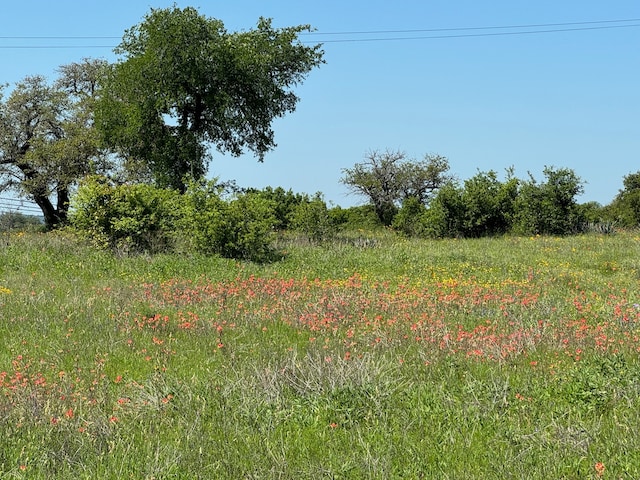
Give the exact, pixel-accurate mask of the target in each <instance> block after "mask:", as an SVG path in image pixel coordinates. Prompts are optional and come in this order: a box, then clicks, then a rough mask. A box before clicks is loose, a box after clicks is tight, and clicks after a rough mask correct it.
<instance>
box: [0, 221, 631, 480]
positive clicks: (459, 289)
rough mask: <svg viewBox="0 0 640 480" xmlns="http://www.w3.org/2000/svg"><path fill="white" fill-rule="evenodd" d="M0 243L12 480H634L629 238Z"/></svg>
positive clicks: (62, 236) (3, 423)
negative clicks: (251, 255) (275, 250)
mask: <svg viewBox="0 0 640 480" xmlns="http://www.w3.org/2000/svg"><path fill="white" fill-rule="evenodd" d="M279 242H280V243H279V248H280V250H281V252H282V254H281V256H282V258H281V259H280V260H279V261H275V262H273V263H268V264H262V265H261V264H254V263H249V262H238V261H233V260H226V259H221V258H216V257H205V256H198V255H154V256H146V255H138V256H131V257H117V256H114V255H112V254H110V253H108V252H102V251H99V250H96V249H94V248H92V247H91V246H89V245H87V244H85V243H83V242H82V241H80V240H78V239H76V238H75V237H73V235H71V234H69V233H65V232H52V233H46V234H45V233H26V234H25V233H12V234H5V235H4V236H2V237H1V238H0V339H1V341H2V346H1V347H0V429H1V430H0V432H1V433H2V435H1V436H0V472H1V474H0V478H3V479H4V478H25V479H26V478H29V479H31V478H34V479H40V478H42V479H44V478H62V479H65V478H105V479H109V478H113V479H122V478H135V479H165V478H189V479H193V478H203V479H211V478H232V479H236V478H245V479H251V478H255V479H257V478H281V479H304V478H308V479H318V478H336V479H337V478H355V479H358V478H374V479H378V478H379V479H388V478H416V479H417V478H434V479H440V478H442V479H508V478H514V479H519V478H539V479H551V478H566V479H589V478H592V479H597V478H605V479H607V478H611V479H614V478H615V479H618V478H625V479H626V478H629V479H632V478H640V437H639V436H638V435H637V431H638V430H639V429H640V361H639V360H638V352H639V351H640V323H639V321H640V283H639V281H640V236H638V233H637V232H618V233H616V234H615V235H597V234H585V235H579V236H571V237H565V238H556V237H504V238H485V239H473V240H471V239H469V240H441V241H436V240H408V239H403V238H400V237H398V236H396V235H394V234H392V233H378V234H372V233H366V232H360V233H354V234H352V235H350V236H342V237H340V238H339V239H337V240H336V241H335V242H332V243H331V244H326V245H320V246H314V245H310V244H307V243H305V242H302V241H299V240H296V239H292V238H282V239H281V240H280V241H279Z"/></svg>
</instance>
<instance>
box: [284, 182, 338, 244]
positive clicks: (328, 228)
mask: <svg viewBox="0 0 640 480" xmlns="http://www.w3.org/2000/svg"><path fill="white" fill-rule="evenodd" d="M291 226H292V228H293V229H294V230H296V231H298V232H300V233H302V234H304V235H306V236H307V238H308V239H309V241H310V242H312V243H315V244H320V243H322V242H324V241H326V240H328V239H330V238H332V237H333V235H334V234H335V232H336V224H335V222H334V221H333V218H332V216H331V215H330V214H329V210H328V209H327V204H326V202H325V201H324V199H323V198H322V194H321V193H316V194H315V196H314V197H313V198H312V199H310V200H307V201H304V202H301V203H299V204H298V205H296V207H295V209H294V210H293V212H292V213H291Z"/></svg>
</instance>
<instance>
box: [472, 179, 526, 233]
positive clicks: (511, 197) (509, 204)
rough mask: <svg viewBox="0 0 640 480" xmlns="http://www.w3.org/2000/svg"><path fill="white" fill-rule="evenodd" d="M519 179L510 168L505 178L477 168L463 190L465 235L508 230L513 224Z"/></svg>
mask: <svg viewBox="0 0 640 480" xmlns="http://www.w3.org/2000/svg"><path fill="white" fill-rule="evenodd" d="M518 184H519V181H518V179H517V178H515V177H514V176H513V171H512V170H511V169H509V170H507V179H506V181H505V182H501V181H500V180H498V176H497V173H496V172H494V171H493V170H490V171H489V172H478V173H477V174H476V175H475V176H473V177H471V178H470V179H468V180H466V181H465V182H464V191H463V193H462V198H461V200H462V204H463V212H464V213H463V218H462V219H461V220H462V221H461V232H460V233H461V234H462V235H463V236H465V237H482V236H487V235H499V234H504V233H506V232H508V231H509V230H510V229H511V226H512V218H513V213H514V206H515V201H516V198H517V196H518Z"/></svg>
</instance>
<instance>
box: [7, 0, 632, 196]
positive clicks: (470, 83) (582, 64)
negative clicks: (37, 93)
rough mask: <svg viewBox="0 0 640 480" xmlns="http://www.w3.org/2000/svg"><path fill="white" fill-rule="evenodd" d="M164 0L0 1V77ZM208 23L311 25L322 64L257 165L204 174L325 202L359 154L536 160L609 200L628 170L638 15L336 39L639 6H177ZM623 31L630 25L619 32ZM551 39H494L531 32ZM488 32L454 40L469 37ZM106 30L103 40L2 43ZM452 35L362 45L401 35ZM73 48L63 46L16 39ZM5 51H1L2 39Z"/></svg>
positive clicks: (519, 1)
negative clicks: (320, 196) (569, 173)
mask: <svg viewBox="0 0 640 480" xmlns="http://www.w3.org/2000/svg"><path fill="white" fill-rule="evenodd" d="M173 3H174V2H173V1H153V0H146V1H136V0H126V1H124V0H111V1H110V2H77V1H75V0H73V1H72V0H58V1H56V2H52V1H50V0H22V1H20V2H5V4H3V6H2V30H1V31H0V32H1V33H0V36H2V37H4V38H2V39H0V65H1V69H0V83H10V84H11V83H14V82H15V81H18V80H20V79H21V78H23V77H25V76H26V75H31V74H43V75H45V76H47V77H49V78H51V79H53V78H54V77H55V70H56V67H58V66H59V65H62V64H66V63H70V62H74V61H78V60H80V59H82V58H83V57H94V58H105V59H107V60H110V61H113V60H115V58H116V57H115V56H114V54H113V52H112V51H111V49H110V48H108V46H115V45H116V44H117V43H118V42H119V38H120V37H121V36H122V34H123V32H124V30H125V29H126V28H128V27H130V26H132V25H134V24H137V23H139V22H140V21H141V20H142V17H143V16H144V15H145V13H147V12H148V11H149V9H150V8H151V7H154V8H161V7H168V6H171V5H172V4H173ZM176 3H177V5H178V6H180V7H184V6H188V5H190V6H194V7H197V8H198V9H199V10H200V12H201V13H202V14H205V15H207V16H210V17H215V18H219V19H220V20H222V21H223V22H224V23H225V26H226V27H227V29H228V30H230V31H235V30H247V29H250V28H252V27H253V26H254V25H255V23H256V21H257V19H258V17H260V16H264V17H271V18H273V20H274V24H275V25H276V26H291V25H298V24H307V23H309V24H311V25H312V26H313V27H315V28H316V30H317V32H316V34H315V35H312V36H305V37H303V39H304V40H305V41H318V42H321V41H326V42H327V43H325V44H324V50H325V52H326V53H325V55H326V62H327V63H326V64H325V65H323V66H321V67H320V68H319V69H317V70H315V71H313V72H311V74H310V76H309V77H308V78H307V80H306V81H305V82H304V84H303V85H302V86H300V87H299V88H298V89H297V93H298V94H299V96H300V97H301V101H300V103H299V105H298V109H297V110H296V112H294V113H293V114H290V115H288V116H287V117H285V118H283V119H279V120H277V121H276V122H275V124H274V127H275V132H276V142H277V143H278V147H277V148H276V149H275V150H274V151H273V152H271V153H269V154H268V155H267V156H266V159H265V162H264V163H262V164H260V163H257V162H256V160H255V159H254V158H253V157H251V156H245V157H241V158H239V159H235V158H231V157H223V156H221V155H219V154H217V153H215V154H214V160H213V162H212V164H211V167H210V175H211V176H219V177H220V178H221V179H223V180H229V179H235V180H236V181H237V182H238V184H239V185H241V186H246V187H249V186H253V187H258V188H262V187H265V186H267V185H271V186H273V187H276V186H282V187H284V188H287V189H288V188H291V189H293V190H294V191H296V192H306V193H310V194H312V193H315V192H316V191H321V192H323V193H324V194H325V198H326V199H327V200H328V201H331V202H333V203H334V204H338V205H342V206H350V205H354V204H359V203H364V199H362V198H359V197H355V196H353V195H348V191H347V189H346V188H345V187H344V186H343V185H341V184H340V178H341V176H342V169H343V168H346V167H351V166H353V165H354V164H355V163H356V162H359V161H361V160H362V159H363V157H364V154H365V153H366V152H367V151H369V150H376V149H377V150H385V149H391V150H402V151H405V152H406V153H407V154H408V155H409V157H414V158H421V157H422V156H423V155H424V154H425V153H437V154H440V155H444V156H446V157H447V158H448V159H449V162H450V165H451V173H453V174H455V175H456V176H457V177H458V178H459V179H461V180H464V179H467V178H470V177H472V176H473V175H475V174H476V173H477V172H478V170H480V171H488V170H495V171H497V172H498V173H499V174H500V175H502V174H503V173H504V170H505V169H506V168H508V167H510V166H513V167H515V173H516V176H517V177H519V178H526V177H527V172H531V173H532V174H533V175H534V176H535V177H536V178H538V179H542V170H543V168H544V166H545V165H548V166H555V167H567V168H572V169H574V170H575V172H576V173H577V174H578V175H579V176H580V177H581V178H582V179H583V180H584V181H585V182H587V183H586V186H585V190H586V193H585V195H583V196H582V197H580V199H579V200H580V201H591V200H594V201H597V202H600V203H602V204H608V203H610V202H611V200H612V199H613V197H614V196H615V195H616V194H617V192H618V190H619V189H620V188H622V179H623V177H624V176H625V175H627V174H629V173H632V172H637V171H639V170H640V156H639V152H640V20H636V21H632V22H621V23H589V24H586V23H585V24H580V25H578V24H576V25H560V26H555V27H551V26H545V27H534V28H524V27H520V28H512V29H506V28H505V29H494V30H451V31H440V32H428V31H422V32H413V33H407V32H405V33H375V34H370V35H333V34H330V33H334V32H362V31H406V30H429V29H462V28H471V27H498V26H500V27H506V26H514V25H534V24H535V25H548V24H567V23H573V22H576V23H577V22H602V21H609V20H625V19H640V2H638V0H609V1H607V2H604V1H601V0H581V1H577V0H566V1H558V0H538V1H536V2H532V1H530V0H526V1H525V0H509V1H507V0H493V1H491V2H478V1H477V0H431V1H424V0H412V1H403V0H398V1H396V2H389V1H388V0H367V1H361V0H357V1H347V0H339V1H338V0H328V1H323V2H306V1H300V0H280V1H267V0H234V1H223V0H217V1H206V0H196V2H195V3H191V2H183V1H178V2H176ZM632 25H635V26H632ZM603 26H615V27H619V26H624V27H623V28H606V29H605V28H597V29H596V28H594V29H589V30H586V29H585V30H573V31H562V32H555V33H530V34H522V35H504V34H505V33H513V32H525V31H531V30H554V29H558V30H568V29H574V28H588V27H603ZM488 33H491V34H494V33H503V35H485V36H465V35H472V34H488ZM47 36H49V37H60V36H66V37H79V36H106V37H117V38H106V39H96V38H87V39H77V38H76V39H59V38H58V39H56V38H53V39H52V38H49V39H46V38H40V39H26V38H23V39H16V38H6V37H47ZM434 36H453V38H419V39H418V38H414V39H404V40H373V41H357V42H351V41H349V42H328V41H329V40H332V41H333V40H352V39H357V40H364V39H371V38H373V39H381V38H398V37H408V38H410V37H434ZM60 45H73V46H75V47H74V48H35V49H33V48H15V47H25V46H49V47H50V46H60ZM7 47H8V48H7Z"/></svg>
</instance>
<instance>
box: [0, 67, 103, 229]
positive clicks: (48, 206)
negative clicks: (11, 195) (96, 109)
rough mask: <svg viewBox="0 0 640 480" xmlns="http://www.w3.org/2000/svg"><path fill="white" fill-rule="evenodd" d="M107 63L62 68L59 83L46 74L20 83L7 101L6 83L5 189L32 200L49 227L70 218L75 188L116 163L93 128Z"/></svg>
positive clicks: (0, 116) (2, 105) (1, 139)
mask: <svg viewBox="0 0 640 480" xmlns="http://www.w3.org/2000/svg"><path fill="white" fill-rule="evenodd" d="M105 65H106V62H104V61H102V60H84V61H83V62H82V63H72V64H70V65H65V66H62V67H60V70H59V71H60V76H59V78H58V79H57V81H56V82H55V84H53V85H49V84H47V82H46V80H45V78H44V77H42V76H30V77H26V78H25V79H24V80H22V81H20V82H18V83H17V84H16V85H15V88H14V89H13V90H12V91H11V94H10V95H9V97H8V98H7V99H6V101H3V98H2V87H1V86H0V159H2V161H1V162H0V191H1V190H4V189H11V190H14V191H16V192H19V193H20V194H21V195H24V196H26V197H27V198H30V199H32V200H33V201H34V202H35V203H36V204H37V205H38V206H39V207H40V209H41V210H42V214H43V217H44V221H45V224H46V226H47V228H53V227H55V226H57V225H59V224H63V223H65V222H66V220H67V212H68V209H69V197H70V192H71V189H72V188H73V187H74V186H75V185H76V184H77V182H78V180H79V179H81V178H82V177H83V176H84V175H87V174H89V173H100V172H104V171H106V170H107V169H108V168H109V167H110V165H109V162H108V160H107V158H106V156H105V155H104V152H103V151H102V150H101V148H100V146H99V142H98V137H97V134H96V131H95V129H94V127H93V101H94V96H95V93H96V89H97V86H98V84H99V83H100V81H101V79H102V75H103V72H104V68H105Z"/></svg>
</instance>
